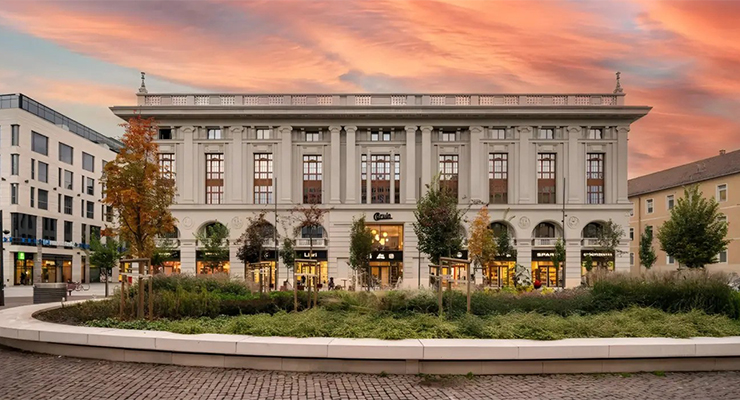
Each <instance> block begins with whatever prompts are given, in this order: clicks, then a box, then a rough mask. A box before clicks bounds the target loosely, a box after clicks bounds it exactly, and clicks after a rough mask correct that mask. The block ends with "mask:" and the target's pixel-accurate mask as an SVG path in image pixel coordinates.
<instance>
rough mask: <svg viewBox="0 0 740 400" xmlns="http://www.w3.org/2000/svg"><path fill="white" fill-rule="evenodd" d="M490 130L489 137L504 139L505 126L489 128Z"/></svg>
mask: <svg viewBox="0 0 740 400" xmlns="http://www.w3.org/2000/svg"><path fill="white" fill-rule="evenodd" d="M489 131H490V132H491V139H498V140H501V139H506V129H505V128H491V129H489Z"/></svg>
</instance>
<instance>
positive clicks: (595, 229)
mask: <svg viewBox="0 0 740 400" xmlns="http://www.w3.org/2000/svg"><path fill="white" fill-rule="evenodd" d="M603 230H604V227H603V226H602V225H601V224H600V223H598V222H591V223H590V224H588V225H586V226H585V227H584V228H583V237H585V238H597V237H599V235H600V234H601V232H602V231H603Z"/></svg>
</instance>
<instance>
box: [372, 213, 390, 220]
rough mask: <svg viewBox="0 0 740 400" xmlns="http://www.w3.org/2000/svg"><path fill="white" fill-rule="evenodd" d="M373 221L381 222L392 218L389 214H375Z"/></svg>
mask: <svg viewBox="0 0 740 400" xmlns="http://www.w3.org/2000/svg"><path fill="white" fill-rule="evenodd" d="M373 219H374V220H376V221H383V220H386V219H393V216H391V213H379V212H376V213H375V214H373Z"/></svg>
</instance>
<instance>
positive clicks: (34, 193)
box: [31, 188, 36, 207]
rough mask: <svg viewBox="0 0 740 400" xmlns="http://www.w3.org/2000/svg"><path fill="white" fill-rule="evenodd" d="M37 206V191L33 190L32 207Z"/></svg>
mask: <svg viewBox="0 0 740 400" xmlns="http://www.w3.org/2000/svg"><path fill="white" fill-rule="evenodd" d="M35 206H36V189H35V188H31V207H35Z"/></svg>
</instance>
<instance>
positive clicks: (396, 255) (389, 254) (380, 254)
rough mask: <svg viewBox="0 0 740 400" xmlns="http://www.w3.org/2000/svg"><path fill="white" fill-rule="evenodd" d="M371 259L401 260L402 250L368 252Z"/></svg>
mask: <svg viewBox="0 0 740 400" xmlns="http://www.w3.org/2000/svg"><path fill="white" fill-rule="evenodd" d="M370 260H371V261H403V252H402V251H374V252H372V253H370Z"/></svg>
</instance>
